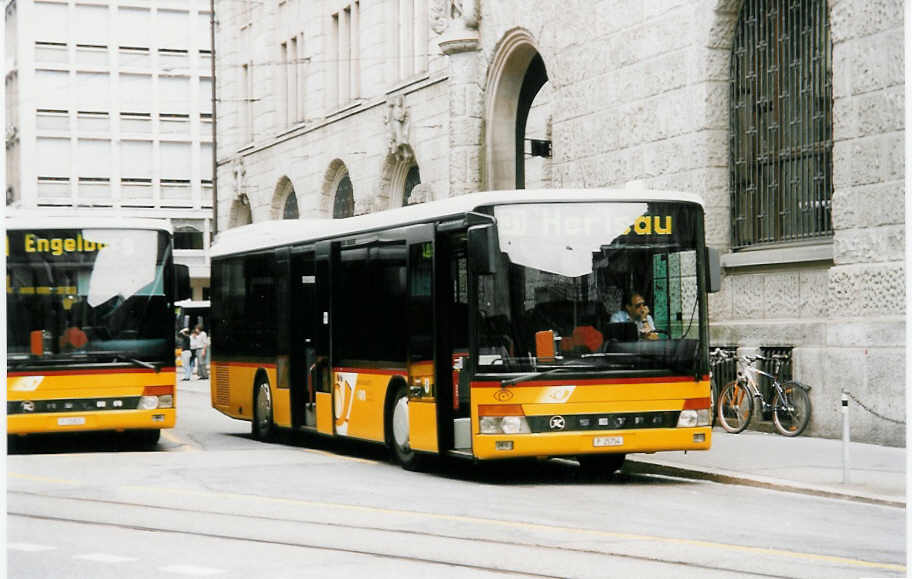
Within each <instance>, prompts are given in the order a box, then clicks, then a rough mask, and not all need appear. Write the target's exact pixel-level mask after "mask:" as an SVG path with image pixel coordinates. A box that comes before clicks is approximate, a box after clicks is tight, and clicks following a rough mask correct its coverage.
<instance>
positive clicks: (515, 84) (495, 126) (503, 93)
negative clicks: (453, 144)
mask: <svg viewBox="0 0 912 579" xmlns="http://www.w3.org/2000/svg"><path fill="white" fill-rule="evenodd" d="M547 82H548V72H547V70H546V67H545V62H544V60H543V59H542V57H541V55H540V54H539V52H538V49H537V48H536V46H535V43H534V40H533V38H532V36H531V35H530V34H529V33H528V32H527V31H525V30H522V29H514V30H511V31H510V32H508V33H507V34H506V35H505V36H504V38H503V40H502V41H501V43H500V46H499V47H498V50H497V54H496V56H495V57H494V60H493V62H492V63H491V67H490V69H489V73H488V83H487V89H486V91H485V94H486V95H487V99H488V105H487V109H486V114H487V126H488V127H489V129H488V133H487V135H486V140H487V142H486V145H487V159H486V161H487V168H488V170H487V184H486V185H487V187H488V188H490V189H522V188H524V187H525V182H526V163H525V159H526V157H527V154H531V153H532V152H540V149H541V148H540V147H539V150H538V151H531V150H530V151H529V152H528V153H527V150H529V149H530V145H529V144H527V141H526V130H527V121H528V120H529V113H530V111H531V110H532V109H533V104H534V103H536V97H537V96H538V94H539V92H540V91H541V89H542V87H543V86H545V84H546V83H547ZM544 116H545V118H550V113H548V114H545V115H544ZM536 138H538V137H536ZM539 140H544V139H540V138H539ZM548 148H549V150H550V146H549V147H548Z"/></svg>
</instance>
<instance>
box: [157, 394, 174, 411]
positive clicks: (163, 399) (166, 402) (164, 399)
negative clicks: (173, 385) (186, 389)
mask: <svg viewBox="0 0 912 579" xmlns="http://www.w3.org/2000/svg"><path fill="white" fill-rule="evenodd" d="M158 407H159V408H174V396H172V395H170V394H165V395H164V396H159V397H158Z"/></svg>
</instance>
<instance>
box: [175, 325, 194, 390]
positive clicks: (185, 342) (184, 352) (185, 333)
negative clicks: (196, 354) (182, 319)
mask: <svg viewBox="0 0 912 579" xmlns="http://www.w3.org/2000/svg"><path fill="white" fill-rule="evenodd" d="M177 344H178V345H179V346H180V348H181V366H183V367H184V377H183V378H181V380H182V381H185V380H189V379H190V372H191V370H192V368H190V362H191V358H190V357H191V355H192V352H191V351H190V330H189V329H188V328H183V329H181V331H180V332H178V333H177Z"/></svg>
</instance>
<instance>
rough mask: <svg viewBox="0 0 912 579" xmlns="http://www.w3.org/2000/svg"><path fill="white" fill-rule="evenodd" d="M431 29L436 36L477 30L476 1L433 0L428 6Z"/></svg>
mask: <svg viewBox="0 0 912 579" xmlns="http://www.w3.org/2000/svg"><path fill="white" fill-rule="evenodd" d="M430 11H431V29H432V30H433V31H434V32H436V33H437V34H443V33H444V32H445V31H446V30H447V29H448V28H449V29H450V30H456V31H460V30H466V29H472V30H476V29H477V28H478V14H479V11H478V0H434V1H433V3H432V4H431V6H430Z"/></svg>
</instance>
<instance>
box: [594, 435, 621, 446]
mask: <svg viewBox="0 0 912 579" xmlns="http://www.w3.org/2000/svg"><path fill="white" fill-rule="evenodd" d="M623 444H624V437H623V436H596V437H595V438H594V439H593V440H592V446H623Z"/></svg>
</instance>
